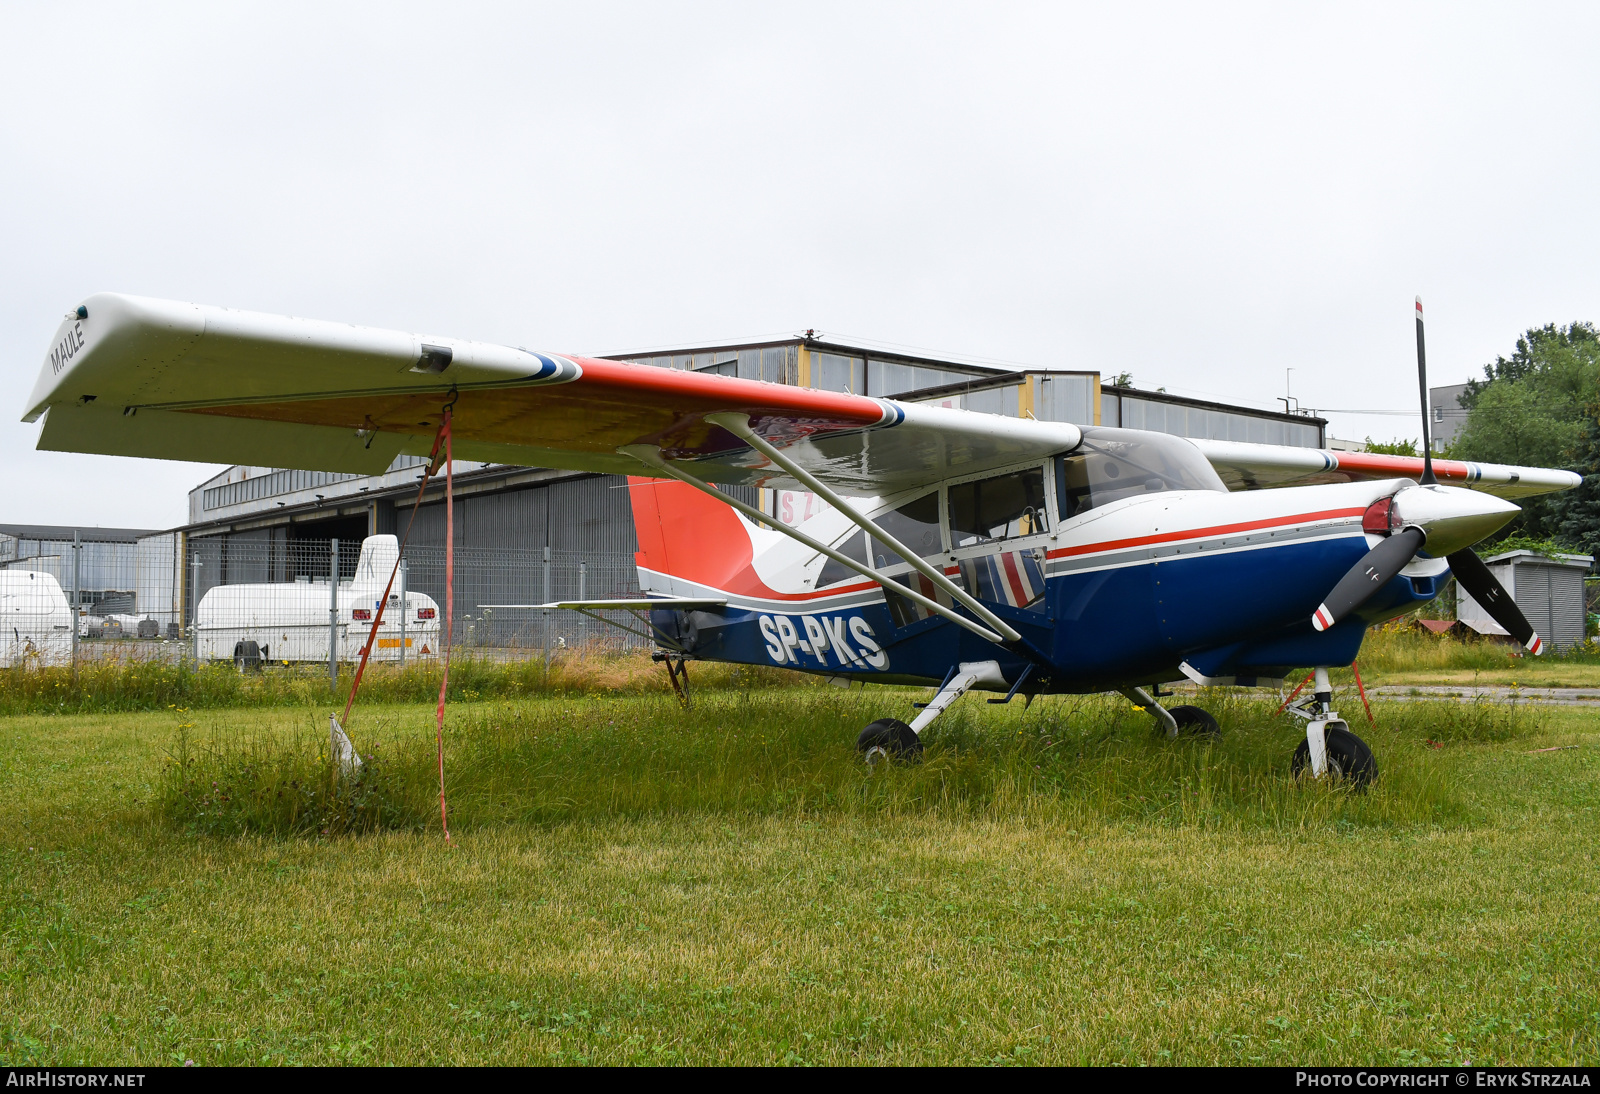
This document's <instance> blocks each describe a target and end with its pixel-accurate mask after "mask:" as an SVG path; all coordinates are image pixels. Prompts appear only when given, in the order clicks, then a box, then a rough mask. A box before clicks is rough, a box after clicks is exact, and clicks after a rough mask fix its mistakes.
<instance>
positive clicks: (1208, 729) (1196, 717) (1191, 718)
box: [1167, 707, 1222, 737]
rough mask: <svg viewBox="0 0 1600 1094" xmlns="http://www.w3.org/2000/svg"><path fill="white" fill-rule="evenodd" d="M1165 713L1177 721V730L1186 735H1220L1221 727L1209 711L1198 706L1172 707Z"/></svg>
mask: <svg viewBox="0 0 1600 1094" xmlns="http://www.w3.org/2000/svg"><path fill="white" fill-rule="evenodd" d="M1167 713H1168V714H1170V715H1172V719H1173V721H1175V722H1177V723H1178V732H1179V733H1182V734H1184V735H1185V736H1187V737H1220V736H1222V727H1221V726H1220V725H1218V724H1217V720H1216V719H1215V718H1213V717H1212V716H1211V713H1210V712H1209V711H1205V710H1201V709H1200V708H1199V707H1173V708H1172V709H1171V710H1169V711H1167Z"/></svg>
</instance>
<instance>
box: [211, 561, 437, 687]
mask: <svg viewBox="0 0 1600 1094" xmlns="http://www.w3.org/2000/svg"><path fill="white" fill-rule="evenodd" d="M399 557H400V544H399V542H398V541H397V540H396V539H395V537H394V536H388V535H384V536H368V537H367V538H366V540H365V541H364V542H363V543H362V544H361V557H360V558H359V559H358V560H357V562H356V575H355V577H354V578H353V579H352V580H350V581H341V582H339V588H338V593H337V597H338V599H337V605H338V624H337V642H338V656H339V660H341V661H354V660H357V659H359V658H360V656H361V647H362V646H363V645H365V644H366V641H367V635H368V634H369V633H370V632H371V630H372V619H373V616H374V615H375V614H376V612H377V607H378V599H379V598H380V597H381V596H383V587H384V586H385V585H386V584H388V582H389V574H390V573H391V571H393V569H394V564H395V560H396V559H398V558H399ZM332 606H333V605H332V604H331V603H330V596H329V589H328V580H327V579H326V578H321V579H317V580H313V581H295V582H278V583H274V584H265V585H218V586H217V587H215V588H213V589H212V590H211V591H210V592H208V593H206V595H205V596H203V597H201V598H200V608H199V611H198V612H196V633H197V635H198V639H197V646H198V649H197V656H199V657H200V658H201V659H202V660H218V661H232V662H234V663H235V664H237V665H238V666H239V667H240V668H248V667H251V666H253V665H256V664H259V663H260V662H263V661H322V662H325V661H327V660H328V638H329V626H330V620H329V618H328V609H329V608H330V607H332ZM402 615H404V618H405V638H404V640H403V641H404V643H405V649H404V652H405V657H406V659H407V660H410V659H412V658H415V657H430V656H432V655H434V654H435V653H437V652H438V650H439V624H440V618H439V605H438V604H437V603H435V602H434V600H433V598H432V597H428V596H424V595H422V594H421V593H408V594H407V595H406V599H405V603H403V604H402V603H401V600H400V592H399V581H398V580H396V582H395V588H394V589H393V590H392V591H391V592H390V594H389V604H388V606H387V607H386V608H385V609H384V612H383V625H382V626H380V627H379V628H378V640H377V641H376V642H375V643H374V644H373V648H372V660H373V661H399V660H400V659H401V642H402V639H401V635H400V620H401V616H402Z"/></svg>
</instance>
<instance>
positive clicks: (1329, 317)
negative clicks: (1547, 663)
mask: <svg viewBox="0 0 1600 1094" xmlns="http://www.w3.org/2000/svg"><path fill="white" fill-rule="evenodd" d="M145 8H149V9H150V10H144V9H145ZM1597 32H1600V7H1597V6H1594V5H1570V6H1564V5H1544V6H1537V5H1531V4H1515V5H1508V4H1501V5H1495V6H1487V5H1485V6H1473V5H1468V4H1462V3H1451V4H1445V5H1439V6H1422V5H1413V6H1401V5H1396V4H1392V3H1389V4H1381V5H1374V6H1371V7H1365V8H1363V7H1358V6H1356V5H1353V4H1339V5H1327V6H1325V7H1324V8H1323V9H1322V10H1321V11H1320V12H1317V11H1312V10H1311V9H1310V8H1309V6H1304V5H1284V4H1271V5H1261V6H1227V7H1224V6H1220V5H1193V4H1190V5H1172V6H1144V7H1136V6H1133V5H1109V4H1094V5H1081V6H1076V7H1074V6H1070V5H1065V4H1050V5H1038V6H1031V5H1001V4H966V5H960V6H954V5H952V6H938V5H932V4H928V3H918V4H908V5H891V4H866V3H860V2H854V3H849V4H840V5H828V4H819V3H815V2H811V3H804V4H797V5H792V6H783V5H778V4H748V3H742V4H727V5H694V4H683V5H668V4H660V3H651V4H638V5H603V4H598V3H583V4H573V3H562V4H558V5H551V6H546V7H535V6H533V5H528V4H516V5H505V6H494V5H467V4H461V3H455V4H448V5H445V4H436V3H435V4H427V5H414V6H408V5H403V4H396V3H385V4H382V5H372V6H367V7H359V6H354V5H336V4H328V3H318V4H314V5H307V6H303V7H294V6H292V5H289V4H285V3H273V4H270V5H268V4H261V5H255V6H251V5H245V4H239V5H227V6H225V5H218V4H205V5H199V4H197V5H193V6H167V7H165V8H158V7H155V6H150V5H141V6H139V8H138V9H137V10H136V8H135V6H133V5H107V6H103V7H96V6H87V5H78V6H67V5H58V4H38V5H32V6H24V5H21V4H11V5H7V6H5V7H4V8H0V59H3V64H0V166H3V168H4V170H3V171H0V255H3V256H4V259H5V261H4V263H3V266H0V361H3V364H0V376H3V378H4V384H3V386H4V391H5V392H6V393H7V394H6V395H5V402H6V405H9V407H10V411H11V413H10V414H8V415H7V416H6V417H5V419H4V420H0V459H3V460H4V461H5V464H6V468H7V471H8V474H7V475H6V477H5V482H6V483H7V486H6V487H5V489H4V490H3V492H0V522H9V521H16V522H38V523H60V524H73V523H76V524H85V525H93V524H101V525H127V526H136V527H163V526H170V525H173V524H177V523H180V522H182V521H183V520H184V519H185V515H186V509H185V498H186V493H187V491H188V489H189V488H190V487H192V486H193V485H194V484H196V483H198V482H199V481H200V480H201V479H203V478H205V477H207V476H208V475H209V474H211V472H212V470H213V469H212V468H210V467H207V466H204V465H198V464H180V463H165V462H160V461H150V460H130V459H117V458H111V457H95V456H76V455H65V454H58V453H40V452H35V451H34V448H33V446H34V443H35V441H36V439H37V427H36V426H33V425H24V424H22V423H21V422H20V421H19V420H18V419H19V418H20V416H21V413H22V411H23V409H24V407H23V404H24V402H25V400H26V397H27V395H28V393H29V391H30V389H31V387H32V385H33V383H34V380H35V377H36V376H37V374H38V372H39V368H40V364H41V362H42V360H43V358H44V356H45V353H46V351H47V349H48V346H49V342H50V338H51V335H52V334H53V332H54V330H55V328H56V325H57V324H58V323H59V321H60V319H61V317H62V314H63V313H64V312H66V311H68V310H70V309H71V308H72V307H74V306H76V304H77V303H78V302H79V301H80V300H81V299H82V298H83V297H85V296H87V295H88V294H90V293H92V292H97V291H108V290H109V291H118V292H128V293H139V294H145V295H150V296H160V297H173V298H179V299H184V300H193V301H197V302H201V303H208V304H221V305H228V306H232V307H240V308H250V309H256V310H261V311H270V312H283V313H292V314H296V315H304V316H311V317H315V318H322V319H335V320H342V321H348V322H355V323H364V324H370V325H375V326H383V327H395V328H400V329H404V330H413V331H426V332H431V333H437V334H446V335H454V336H458V337H464V338H477V339H483V340H487V341H497V342H505V343H509V344H513V345H515V344H522V345H527V346H529V347H533V348H541V349H547V350H556V351H565V352H573V353H607V352H615V351H618V350H626V349H634V348H644V347H654V346H660V345H666V344H675V343H684V342H698V341H709V340H730V339H736V338H744V337H749V336H757V335H768V334H772V335H786V334H792V333H794V332H796V331H799V330H801V329H803V328H806V327H815V328H817V329H819V330H821V331H822V332H823V333H824V334H825V335H829V336H833V337H837V338H840V339H843V340H850V339H871V340H874V341H876V342H879V343H889V344H894V345H900V346H906V347H916V348H918V349H921V350H925V351H929V352H932V353H935V354H938V353H950V354H960V355H964V356H970V357H979V358H985V359H992V360H995V361H1001V362H1014V363H1017V364H1020V365H1030V366H1060V367H1069V368H1085V369H1098V370H1100V371H1101V372H1102V373H1105V374H1107V375H1110V374H1114V373H1117V372H1121V371H1128V372H1131V373H1132V374H1133V376H1134V379H1135V383H1136V384H1138V385H1139V386H1148V387H1155V386H1165V387H1166V388H1167V389H1168V390H1169V391H1174V392H1178V393H1182V394H1192V395H1198V396H1202V397H1206V398H1213V399H1220V400H1224V401H1232V402H1240V403H1246V404H1250V405H1256V406H1262V407H1269V406H1276V405H1278V404H1276V403H1275V402H1274V399H1275V397H1276V396H1279V395H1282V394H1283V393H1284V385H1285V369H1286V368H1290V367H1292V368H1293V369H1294V370H1295V371H1294V373H1293V389H1294V394H1295V395H1296V396H1298V397H1299V398H1300V400H1301V401H1302V403H1303V404H1304V405H1305V406H1308V407H1316V408H1323V409H1325V410H1326V411H1327V416H1328V417H1329V418H1330V419H1331V420H1332V426H1331V428H1330V432H1331V433H1332V434H1333V435H1335V436H1342V437H1354V438H1360V437H1363V436H1366V435H1368V434H1371V435H1372V436H1373V437H1375V438H1378V439H1387V438H1391V437H1394V436H1396V435H1400V436H1415V435H1416V434H1417V425H1416V420H1415V418H1414V417H1400V416H1393V415H1389V416H1382V415H1365V416H1363V415H1357V414H1353V413H1350V411H1358V410H1403V411H1410V410H1412V408H1413V407H1414V406H1415V403H1416V398H1417V396H1416V387H1415V371H1414V370H1415V357H1414V353H1415V350H1414V341H1413V337H1412V326H1411V314H1412V297H1413V296H1415V295H1416V294H1418V293H1421V294H1422V296H1423V299H1424V301H1425V303H1426V305H1427V309H1428V319H1429V327H1428V332H1429V361H1430V365H1431V370H1430V371H1431V377H1430V378H1431V380H1432V382H1433V383H1435V384H1443V383H1458V382H1460V381H1462V380H1465V379H1467V378H1469V377H1471V376H1473V375H1475V374H1477V373H1478V371H1479V369H1480V366H1481V365H1482V364H1483V363H1484V362H1486V361H1489V360H1492V359H1493V358H1494V356H1495V355H1496V354H1499V353H1508V352H1510V350H1511V349H1512V347H1513V344H1514V342H1515V340H1516V337H1517V335H1518V333H1519V332H1521V331H1522V330H1523V329H1525V328H1527V327H1529V326H1531V325H1538V324H1543V323H1546V322H1558V323H1566V322H1570V321H1572V320H1574V319H1600V307H1597V306H1596V304H1597V300H1600V245H1597V244H1600V231H1597V228H1596V219H1597V218H1596V204H1597V199H1600V173H1597V171H1596V168H1597V166H1600V152H1597V148H1600V142H1597V140H1596V137H1597V134H1600V124H1597V123H1600V66H1597V65H1596V64H1595V63H1594V62H1593V60H1592V58H1591V57H1590V54H1591V53H1592V45H1593V43H1594V42H1595V41H1596V40H1600V33H1597ZM4 421H9V422H10V423H11V424H9V425H7V424H4Z"/></svg>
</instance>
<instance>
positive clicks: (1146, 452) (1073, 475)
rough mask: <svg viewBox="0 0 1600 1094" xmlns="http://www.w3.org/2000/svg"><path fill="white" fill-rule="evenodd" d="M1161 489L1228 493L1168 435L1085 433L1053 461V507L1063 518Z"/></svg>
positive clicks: (1193, 451)
mask: <svg viewBox="0 0 1600 1094" xmlns="http://www.w3.org/2000/svg"><path fill="white" fill-rule="evenodd" d="M1164 490H1217V491H1220V492H1222V493H1226V492H1227V490H1228V488H1227V487H1226V486H1224V485H1223V484H1222V480H1221V479H1220V478H1218V477H1217V473H1216V471H1215V470H1213V468H1212V466H1211V462H1210V461H1209V460H1207V459H1206V458H1205V457H1204V456H1203V455H1201V454H1200V450H1199V449H1197V448H1196V447H1195V446H1194V445H1192V444H1190V443H1189V442H1188V441H1186V440H1184V439H1183V438H1181V437H1173V436H1169V435H1168V434H1166V433H1148V432H1145V431H1144V430H1138V429H1105V428H1091V429H1085V430H1084V431H1083V443H1082V444H1080V445H1079V446H1078V447H1077V448H1076V449H1074V450H1073V451H1072V452H1071V453H1070V454H1068V455H1066V456H1058V457H1056V504H1057V506H1058V508H1059V509H1060V511H1061V519H1062V520H1066V519H1067V518H1068V517H1072V516H1076V515H1077V514H1079V513H1083V512H1087V511H1088V510H1090V509H1095V508H1098V507H1099V506H1102V505H1108V504H1110V503H1111V502H1114V501H1119V500H1121V499H1122V498H1130V497H1136V496H1138V495H1141V494H1155V493H1160V492H1161V491H1164Z"/></svg>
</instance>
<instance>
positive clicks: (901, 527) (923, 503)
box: [817, 490, 942, 588]
mask: <svg viewBox="0 0 1600 1094" xmlns="http://www.w3.org/2000/svg"><path fill="white" fill-rule="evenodd" d="M872 519H873V523H875V524H877V525H878V526H879V527H880V528H882V529H883V530H884V531H885V532H888V533H889V534H890V535H891V536H893V537H894V538H895V539H898V540H899V541H900V542H901V543H903V544H905V545H906V546H907V547H909V548H910V549H911V550H912V551H915V552H916V553H917V554H918V555H919V556H922V557H924V558H925V557H927V556H929V555H937V554H938V553H939V552H940V550H941V549H942V544H941V541H940V536H939V491H937V490H935V491H934V492H933V493H931V494H924V495H923V496H922V497H920V498H917V499H916V500H915V501H908V502H906V503H905V504H904V505H902V506H900V507H899V508H898V509H891V510H889V512H887V513H880V514H879V515H878V516H876V517H873V518H872ZM869 542H870V543H871V547H872V550H871V553H870V554H869V553H868V552H867V550H866V546H867V544H868V543H869ZM832 546H833V549H834V550H835V551H838V552H839V553H840V554H842V555H844V556H845V557H846V558H853V559H855V560H856V561H857V562H865V563H867V564H869V565H871V566H873V567H875V568H877V569H880V570H881V569H883V568H885V567H888V566H896V565H901V564H903V563H904V562H905V559H903V558H901V557H900V555H899V554H898V553H897V552H895V551H892V550H890V549H889V548H888V546H886V545H885V544H883V543H880V542H879V541H878V540H877V539H869V537H868V536H867V534H866V533H865V532H863V531H861V529H859V528H852V529H851V530H850V531H849V532H848V533H846V535H845V537H844V538H843V539H841V540H839V541H838V542H836V543H834V544H833V545H832ZM860 576H861V575H860V574H858V573H857V572H856V571H854V570H852V569H850V567H848V566H846V565H845V564H844V563H842V562H838V561H836V560H834V559H831V558H830V559H828V560H827V561H826V562H825V563H823V565H822V573H821V575H820V576H819V577H818V578H817V587H818V588H822V587H824V586H827V585H832V584H834V583H835V582H839V581H844V580H846V579H848V578H859V577H860Z"/></svg>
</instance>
